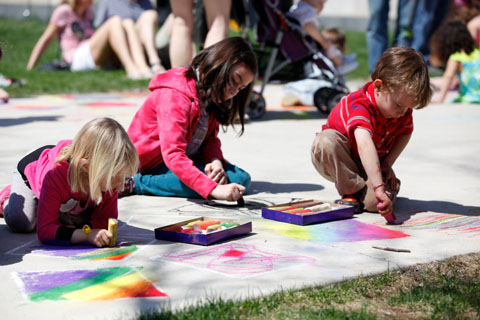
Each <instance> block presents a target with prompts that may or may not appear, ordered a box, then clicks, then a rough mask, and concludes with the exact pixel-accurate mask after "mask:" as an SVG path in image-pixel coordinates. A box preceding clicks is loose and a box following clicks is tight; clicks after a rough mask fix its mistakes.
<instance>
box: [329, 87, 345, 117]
mask: <svg viewBox="0 0 480 320" xmlns="http://www.w3.org/2000/svg"><path fill="white" fill-rule="evenodd" d="M344 96H345V93H344V92H339V91H337V92H336V93H334V94H332V95H330V96H329V97H328V100H327V108H328V113H330V111H332V109H333V108H334V107H335V106H336V105H337V104H338V103H339V102H340V100H342V98H343V97H344Z"/></svg>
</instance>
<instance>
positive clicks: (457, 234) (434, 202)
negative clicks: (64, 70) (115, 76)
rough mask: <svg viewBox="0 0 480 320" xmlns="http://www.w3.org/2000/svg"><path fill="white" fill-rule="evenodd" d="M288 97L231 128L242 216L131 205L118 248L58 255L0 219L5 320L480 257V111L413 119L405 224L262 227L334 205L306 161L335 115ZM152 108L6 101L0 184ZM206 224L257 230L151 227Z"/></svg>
mask: <svg viewBox="0 0 480 320" xmlns="http://www.w3.org/2000/svg"><path fill="white" fill-rule="evenodd" d="M357 87H358V84H350V89H352V90H355V89H357ZM281 96H282V88H281V86H279V85H269V86H267V91H266V93H265V98H266V100H267V104H268V108H267V110H268V111H267V114H266V115H265V116H264V117H263V118H262V119H260V120H259V121H253V122H251V123H249V124H247V125H246V128H245V133H244V135H243V136H242V137H238V135H237V133H236V132H234V131H233V130H232V129H231V128H229V129H228V131H227V132H226V133H221V135H220V136H221V140H222V144H223V151H224V155H225V157H226V158H227V159H228V160H229V161H230V162H232V163H235V164H237V165H238V166H240V167H242V168H243V169H245V170H246V171H248V172H249V173H250V174H251V176H252V187H251V190H250V193H249V194H248V195H247V196H246V197H245V200H246V206H245V207H244V208H237V207H232V206H229V205H228V204H225V203H219V202H212V201H204V200H192V199H180V198H160V197H149V196H132V197H127V198H123V199H120V200H119V210H120V212H119V217H120V221H121V225H120V227H119V230H118V240H119V242H121V243H122V246H121V247H117V248H114V249H92V248H82V247H69V248H57V250H54V249H53V248H51V247H46V246H41V244H40V243H39V242H38V240H37V239H36V235H35V234H14V233H12V232H10V231H9V229H8V227H7V226H6V225H5V222H4V220H3V219H0V238H1V241H0V257H1V258H0V261H1V263H0V276H1V278H2V285H1V289H0V290H1V293H2V299H1V300H0V310H2V311H1V312H0V315H1V316H0V318H2V319H20V318H22V317H23V318H35V319H48V320H52V319H77V318H78V319H81V318H83V319H85V318H87V319H89V318H92V317H95V318H101V319H118V318H122V319H125V318H131V317H134V316H135V315H138V314H139V313H140V312H145V311H149V310H155V309H158V308H161V307H165V306H172V307H173V308H180V307H182V306H185V305H189V304H191V303H195V302H197V301H204V300H205V298H207V297H209V298H212V297H222V298H224V299H227V298H233V299H239V298H246V297H254V296H258V295H260V294H269V293H272V292H275V291H278V290H280V289H288V288H302V287H305V286H313V285H322V284H327V283H332V282H338V281H342V280H344V279H349V278H356V277H361V276H365V275H370V274H376V273H382V272H385V271H387V270H389V269H390V270H391V269H397V268H401V267H406V266H410V265H413V264H416V263H425V262H430V261H434V260H441V259H446V258H448V257H451V256H454V255H458V254H467V253H472V252H480V197H479V196H478V195H479V193H480V152H479V151H480V107H479V106H478V105H462V104H440V105H430V106H428V107H427V108H425V109H424V110H419V111H414V119H415V131H414V135H413V137H412V139H411V141H410V144H409V145H408V146H407V148H406V150H405V151H404V154H402V156H401V157H400V158H399V160H398V161H397V163H396V164H395V167H394V169H395V171H396V173H397V176H398V177H399V178H400V179H401V181H402V189H401V191H400V194H399V198H398V200H397V204H396V212H397V215H398V216H399V217H400V218H401V219H402V220H404V223H403V224H402V225H397V226H390V225H386V224H385V220H384V219H383V218H382V217H380V216H379V215H376V214H370V213H364V214H361V215H357V216H355V217H354V218H353V219H347V220H342V221H335V222H329V223H323V224H315V225H311V226H307V227H300V226H296V225H290V224H285V223H280V222H275V221H272V220H266V219H262V218H261V208H262V207H264V206H267V205H271V204H277V203H284V202H288V201H291V200H300V199H318V200H325V201H333V200H335V199H337V198H338V195H337V193H336V190H335V188H334V186H333V185H332V184H331V183H330V182H328V181H326V180H325V179H323V178H322V177H321V176H320V175H318V174H317V172H316V171H315V169H314V168H313V166H312V164H311V161H310V156H309V149H310V145H311V143H312V141H313V138H314V135H315V132H318V131H320V130H321V126H322V124H323V123H324V122H325V116H323V115H322V114H320V113H318V112H317V111H316V110H315V109H314V108H312V107H306V108H297V109H284V108H282V107H281V106H280V98H281ZM144 99H145V94H126V93H122V94H88V95H60V96H43V97H35V98H25V99H12V100H11V102H10V103H9V104H6V105H0V112H1V116H0V143H1V145H2V150H3V151H2V154H1V156H0V186H1V187H3V186H5V185H7V184H9V183H10V179H11V172H12V170H13V168H14V166H15V165H16V164H17V162H18V160H19V159H20V158H21V157H22V156H23V155H24V154H25V153H27V152H28V151H29V150H31V149H33V148H36V147H39V146H41V145H45V144H52V143H56V142H57V141H58V140H61V139H65V138H73V136H74V134H75V133H76V132H77V131H78V130H79V129H80V127H81V126H82V125H83V124H84V123H85V122H86V121H88V120H90V119H92V118H94V117H98V116H111V117H113V118H115V119H117V120H118V121H119V122H120V123H122V124H123V125H124V126H125V127H128V125H129V123H130V121H131V119H132V117H133V115H134V113H135V112H136V110H137V109H138V107H139V106H140V105H141V104H142V102H143V100H144ZM199 216H210V217H218V218H235V219H241V220H245V221H252V223H253V232H252V233H251V234H249V235H247V236H244V237H240V238H234V239H231V240H227V241H224V242H221V243H218V244H214V245H210V246H205V247H204V246H199V245H190V244H183V243H173V242H168V241H159V240H155V238H154V234H153V230H154V229H155V228H157V227H160V226H164V225H168V224H171V223H176V222H180V221H183V220H187V219H191V218H194V217H199ZM372 245H378V246H384V247H394V248H402V249H409V250H411V252H410V253H398V252H389V251H382V250H377V249H373V248H372ZM60 249H62V250H60ZM232 252H233V253H235V254H234V255H232V254H229V253H232Z"/></svg>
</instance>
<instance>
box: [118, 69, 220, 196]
mask: <svg viewBox="0 0 480 320" xmlns="http://www.w3.org/2000/svg"><path fill="white" fill-rule="evenodd" d="M186 71H187V69H186V68H174V69H171V70H169V71H168V72H166V73H163V74H160V75H157V76H156V77H155V78H153V79H152V81H151V82H150V85H149V87H148V88H149V89H150V91H152V93H151V94H150V95H149V96H148V98H147V100H146V101H145V102H144V104H143V105H142V107H141V108H140V109H139V110H138V112H137V113H136V114H135V117H134V118H133V120H132V123H131V124H130V127H129V128H128V135H129V136H130V138H131V139H132V141H133V143H134V144H135V147H136V148H137V151H138V155H139V157H140V171H141V172H142V173H143V174H146V173H148V172H149V171H150V170H151V169H153V168H154V167H156V166H158V165H159V164H161V163H162V162H165V165H166V166H167V167H168V168H169V169H170V170H171V171H172V172H173V173H174V174H175V175H176V176H177V177H178V178H179V179H180V180H181V181H182V182H183V183H185V184H186V185H187V186H188V187H190V188H191V189H193V190H195V191H196V192H197V193H198V194H200V195H201V196H202V197H204V198H205V199H208V198H209V194H210V192H211V191H212V190H213V189H214V188H215V187H216V186H217V183H216V182H215V181H213V180H212V179H210V178H208V177H207V176H206V175H205V173H203V172H202V171H200V170H198V169H197V168H196V167H195V166H194V164H193V161H192V160H191V159H190V158H189V157H188V156H187V155H186V153H185V150H186V148H187V145H188V144H189V143H190V142H191V141H192V134H193V130H194V129H195V127H196V125H197V123H198V121H199V119H200V106H199V102H198V98H197V89H196V84H195V80H194V79H187V78H186V77H185V72H186ZM218 130H219V123H218V122H217V120H216V119H215V117H214V116H213V115H211V116H210V118H209V121H208V131H207V135H206V137H205V140H204V142H203V144H202V146H201V148H200V150H199V151H200V152H201V153H202V155H203V160H204V162H205V163H209V162H211V161H212V160H213V159H215V158H217V159H220V160H222V161H224V158H223V155H222V150H221V142H220V139H218V136H217V135H218Z"/></svg>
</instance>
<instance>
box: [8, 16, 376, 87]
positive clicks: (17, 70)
mask: <svg viewBox="0 0 480 320" xmlns="http://www.w3.org/2000/svg"><path fill="white" fill-rule="evenodd" d="M45 27H46V23H44V22H40V21H39V20H34V19H28V20H22V21H17V20H13V19H7V18H0V45H1V46H2V48H3V59H2V60H1V61H0V73H1V74H3V75H4V76H6V77H9V78H15V79H24V80H26V81H27V83H26V84H25V85H23V86H20V87H9V88H7V91H8V93H9V94H10V96H11V97H20V96H29V95H36V94H55V93H79V92H108V91H134V90H144V91H146V90H147V86H148V81H147V80H139V81H133V80H129V79H127V78H126V76H125V72H124V71H123V70H98V71H87V72H75V73H73V72H69V71H38V70H37V68H38V66H40V65H42V64H44V63H47V62H50V61H52V60H55V59H59V58H60V57H61V54H60V49H59V46H58V42H57V40H56V39H55V40H54V41H52V43H51V44H50V46H49V47H48V49H47V50H46V51H45V52H44V54H43V55H42V57H41V59H40V61H39V62H38V63H37V67H36V68H35V69H34V70H32V71H27V70H26V69H25V67H26V66H27V62H28V59H29V57H30V53H31V52H32V49H33V47H34V45H35V43H36V41H37V40H38V38H39V37H40V35H41V34H42V33H43V31H44V29H45ZM346 36H347V43H348V49H349V52H356V53H358V55H359V59H358V61H359V63H360V66H359V68H358V69H357V70H355V71H354V72H352V73H351V74H349V76H348V78H349V79H353V78H367V77H368V71H367V60H366V57H367V51H366V42H365V35H364V33H362V32H347V33H346ZM286 69H287V70H286V72H288V68H286Z"/></svg>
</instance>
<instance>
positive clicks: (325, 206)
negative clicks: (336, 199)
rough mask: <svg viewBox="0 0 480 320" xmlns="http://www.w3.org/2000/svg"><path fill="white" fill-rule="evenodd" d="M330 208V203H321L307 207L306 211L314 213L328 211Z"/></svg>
mask: <svg viewBox="0 0 480 320" xmlns="http://www.w3.org/2000/svg"><path fill="white" fill-rule="evenodd" d="M331 208H332V206H331V205H330V203H322V204H319V205H316V206H312V207H309V208H308V209H310V210H312V212H316V211H323V210H329V209H331Z"/></svg>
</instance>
